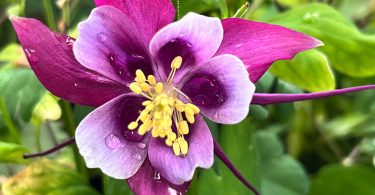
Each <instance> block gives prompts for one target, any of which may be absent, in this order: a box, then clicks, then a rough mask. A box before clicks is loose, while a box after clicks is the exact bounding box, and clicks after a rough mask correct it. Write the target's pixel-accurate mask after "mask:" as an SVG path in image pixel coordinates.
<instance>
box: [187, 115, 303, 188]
mask: <svg viewBox="0 0 375 195" xmlns="http://www.w3.org/2000/svg"><path fill="white" fill-rule="evenodd" d="M220 133H221V134H220V144H221V146H222V147H223V149H224V151H225V152H226V154H227V155H228V157H229V159H230V160H231V161H232V162H233V164H234V165H235V166H236V168H237V169H238V170H239V171H240V172H241V173H242V175H243V176H245V177H246V178H247V179H248V181H250V182H251V183H253V185H255V186H256V187H257V189H258V190H259V191H260V193H261V194H262V195H274V194H278V195H294V194H295V195H297V194H298V195H299V194H305V193H306V192H307V188H308V178H307V176H306V174H305V172H304V171H303V169H302V168H301V166H300V165H299V164H298V163H297V162H296V160H294V159H293V158H291V157H290V156H288V155H285V154H284V153H283V148H282V144H281V142H280V140H279V139H278V138H277V136H276V135H275V134H273V133H268V132H257V133H255V129H254V127H252V126H251V125H250V121H249V120H245V121H243V122H242V123H240V124H238V125H232V126H228V125H225V126H223V127H222V129H220ZM218 161H219V160H218V159H216V162H215V166H214V167H213V168H212V169H210V170H204V171H202V172H200V174H199V176H198V177H197V178H195V181H194V183H193V184H192V187H191V192H190V193H191V194H216V195H221V194H223V195H224V194H225V195H227V194H236V195H239V194H244V195H245V194H246V195H247V194H251V191H250V190H249V189H247V188H246V187H245V186H244V185H243V184H242V183H240V181H239V180H238V179H237V178H235V177H234V176H233V174H232V173H231V172H230V171H229V170H228V168H227V167H226V166H225V165H223V164H222V163H221V162H220V163H219V162H218ZM228 192H229V193H228Z"/></svg>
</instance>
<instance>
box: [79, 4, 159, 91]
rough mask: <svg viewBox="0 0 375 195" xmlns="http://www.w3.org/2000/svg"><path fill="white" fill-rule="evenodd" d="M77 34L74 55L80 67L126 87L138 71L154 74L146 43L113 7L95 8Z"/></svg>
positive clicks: (81, 24)
mask: <svg viewBox="0 0 375 195" xmlns="http://www.w3.org/2000/svg"><path fill="white" fill-rule="evenodd" d="M78 31H79V35H78V38H77V41H76V42H75V44H74V46H73V51H74V55H75V56H76V58H77V60H78V61H79V62H80V63H81V64H82V65H83V66H85V67H87V68H89V69H91V70H94V71H97V72H100V73H101V74H103V75H106V76H107V77H109V78H111V79H113V80H116V81H118V82H122V83H125V84H129V83H130V82H132V80H133V79H134V77H135V71H136V70H137V69H139V68H140V69H142V70H143V72H144V73H146V74H147V75H148V74H153V71H152V63H151V60H150V58H149V54H148V50H147V46H148V42H147V41H146V40H145V39H144V37H142V35H141V33H140V31H139V29H138V28H137V26H136V25H135V24H134V23H133V22H132V21H131V20H130V19H129V18H128V17H127V16H126V15H125V14H124V13H123V12H121V11H120V10H118V9H116V8H114V7H112V6H101V7H98V8H95V9H94V10H93V11H92V12H91V14H90V16H89V18H88V19H87V20H86V21H84V22H81V23H80V24H79V25H78Z"/></svg>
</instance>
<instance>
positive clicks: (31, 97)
mask: <svg viewBox="0 0 375 195" xmlns="http://www.w3.org/2000/svg"><path fill="white" fill-rule="evenodd" d="M45 92H46V90H45V89H44V88H43V87H42V85H41V84H40V83H39V81H38V79H37V78H36V76H35V75H34V73H33V72H32V71H31V70H30V69H27V68H12V69H8V70H5V71H1V72H0V96H2V97H3V99H4V101H5V104H6V105H7V108H8V110H9V112H10V114H11V116H12V117H14V118H19V117H22V119H23V120H25V121H29V120H30V118H31V114H32V111H33V108H34V106H35V105H36V104H37V103H38V102H39V100H40V98H41V97H42V95H43V94H45Z"/></svg>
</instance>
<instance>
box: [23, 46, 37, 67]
mask: <svg viewBox="0 0 375 195" xmlns="http://www.w3.org/2000/svg"><path fill="white" fill-rule="evenodd" d="M24 51H25V54H26V57H27V59H28V60H29V61H30V63H31V64H34V63H37V62H38V57H37V56H36V54H35V53H36V51H35V50H34V49H24Z"/></svg>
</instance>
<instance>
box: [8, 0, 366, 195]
mask: <svg viewBox="0 0 375 195" xmlns="http://www.w3.org/2000/svg"><path fill="white" fill-rule="evenodd" d="M96 4H97V5H98V6H100V7H98V8H95V9H94V10H93V11H92V13H91V15H90V17H89V18H88V19H87V20H86V21H85V22H83V23H81V24H80V25H79V36H78V39H77V41H75V40H74V39H72V38H70V37H68V36H66V35H61V34H58V33H53V32H51V31H50V30H48V28H47V27H46V26H44V25H43V24H41V23H40V22H39V21H37V20H34V19H26V18H13V19H12V23H13V25H14V28H15V30H16V32H17V35H18V37H19V39H20V41H21V44H22V46H23V48H24V50H25V53H26V55H27V57H28V60H29V62H30V64H31V66H32V69H33V70H34V72H35V74H36V75H37V77H38V78H39V80H40V81H41V82H42V83H43V85H44V86H45V87H46V88H47V89H48V90H50V91H51V92H52V93H54V94H55V95H57V96H59V97H61V98H63V99H67V100H69V101H71V102H73V103H77V104H82V105H89V106H95V107H98V108H97V109H96V110H94V111H93V112H92V113H91V114H89V115H88V116H87V117H86V118H85V119H84V120H83V121H82V122H81V123H80V125H79V126H78V128H77V132H76V142H77V144H78V147H79V149H80V153H81V154H82V155H83V157H84V158H85V160H86V163H87V166H88V167H98V168H100V169H101V170H102V171H103V172H104V173H105V174H107V175H109V176H112V177H114V178H118V179H128V182H129V185H130V187H131V188H132V190H133V191H134V192H135V193H136V194H150V193H152V194H166V193H168V192H169V193H172V192H176V191H178V192H185V191H186V189H187V186H188V183H189V181H190V180H191V179H192V177H193V174H194V171H195V168H196V167H203V168H209V167H211V165H212V163H213V154H214V143H213V142H214V141H213V138H212V136H211V133H210V131H209V129H208V127H207V125H206V123H205V122H204V120H203V117H202V115H203V116H205V117H207V118H208V119H210V120H212V121H214V122H217V123H224V124H233V123H237V122H239V121H241V120H242V119H243V118H244V117H246V115H247V113H248V109H249V104H250V101H251V98H252V96H253V95H254V90H255V87H254V85H253V83H255V82H256V81H257V80H258V79H259V78H260V77H261V76H262V75H263V74H264V73H265V72H266V71H267V69H268V68H269V66H270V65H271V64H272V63H273V62H274V61H276V60H281V59H290V58H292V57H293V56H294V55H295V54H296V53H298V52H300V51H304V50H307V49H311V48H314V47H316V46H319V45H321V42H319V41H318V40H316V39H314V38H312V37H309V36H306V35H304V34H302V33H298V32H295V31H293V30H290V29H287V28H283V27H280V26H275V25H270V24H264V23H258V22H252V21H247V20H242V19H234V18H231V19H225V20H223V21H220V20H219V19H217V18H209V17H205V16H201V15H198V14H194V13H189V14H187V15H186V16H184V17H183V18H182V19H181V20H180V21H177V22H174V23H172V21H173V19H174V16H175V10H174V8H173V5H172V4H171V3H170V1H169V0H97V1H96ZM73 51H74V52H73ZM246 70H247V71H246ZM367 88H371V86H365V87H363V88H353V89H344V90H342V91H340V90H338V91H331V92H325V93H313V94H302V95H298V94H297V95H283V94H275V95H270V94H255V95H254V100H253V103H256V104H268V103H278V102H290V101H298V100H304V99H313V98H318V97H323V96H328V95H335V94H339V93H345V92H351V91H356V90H361V89H367ZM215 151H217V154H218V155H219V157H220V158H225V155H224V154H223V153H222V151H221V150H220V148H218V145H217V144H216V143H215ZM226 162H227V161H226ZM226 164H228V163H226ZM155 181H156V182H155Z"/></svg>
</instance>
